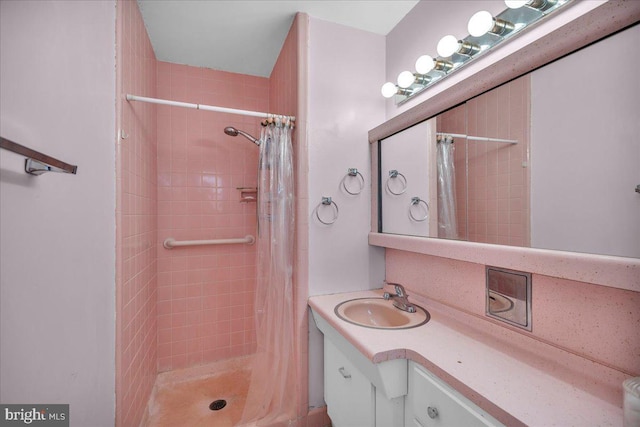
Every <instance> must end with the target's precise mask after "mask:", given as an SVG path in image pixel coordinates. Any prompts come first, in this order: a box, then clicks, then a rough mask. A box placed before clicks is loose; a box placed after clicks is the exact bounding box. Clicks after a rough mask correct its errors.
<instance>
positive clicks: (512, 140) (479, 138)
mask: <svg viewBox="0 0 640 427" xmlns="http://www.w3.org/2000/svg"><path fill="white" fill-rule="evenodd" d="M436 135H440V136H445V135H448V136H452V137H454V138H467V139H472V140H474V141H491V142H505V143H507V144H517V143H518V141H517V140H515V139H500V138H487V137H485V136H473V135H463V134H461V133H446V132H436Z"/></svg>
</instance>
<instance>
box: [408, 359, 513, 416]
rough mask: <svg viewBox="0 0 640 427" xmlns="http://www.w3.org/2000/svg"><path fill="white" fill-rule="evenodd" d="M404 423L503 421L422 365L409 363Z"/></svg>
mask: <svg viewBox="0 0 640 427" xmlns="http://www.w3.org/2000/svg"><path fill="white" fill-rule="evenodd" d="M405 420H406V426H407V427H408V426H411V427H441V426H442V427H448V426H451V427H458V426H465V427H475V426H501V425H502V424H501V423H500V422H498V421H497V420H496V419H494V418H493V417H491V416H490V415H489V414H487V413H486V412H484V411H483V410H482V409H480V408H479V407H477V406H476V405H474V404H473V403H472V402H471V401H469V400H468V399H467V398H465V397H464V396H462V395H461V394H460V393H458V392H457V391H455V390H454V389H452V388H451V387H450V386H449V385H447V384H446V383H445V382H443V381H442V380H440V379H439V378H438V377H436V376H435V375H433V374H432V373H430V372H429V371H427V370H426V369H424V368H423V367H422V366H420V365H418V364H416V363H414V362H410V363H409V394H408V396H407V407H406V416H405Z"/></svg>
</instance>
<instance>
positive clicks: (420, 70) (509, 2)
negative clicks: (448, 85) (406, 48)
mask: <svg viewBox="0 0 640 427" xmlns="http://www.w3.org/2000/svg"><path fill="white" fill-rule="evenodd" d="M571 1H572V0H505V4H506V6H507V9H505V10H503V11H502V12H501V13H499V14H498V15H497V16H492V15H491V13H489V12H487V11H485V10H481V11H479V12H476V13H475V14H474V15H473V16H472V17H471V19H470V20H469V24H468V26H467V29H468V31H469V35H468V36H467V37H465V38H464V39H458V38H456V37H455V36H454V35H451V34H450V35H447V36H444V37H443V38H442V39H440V41H439V42H438V45H437V49H436V50H437V52H438V56H437V57H435V58H434V57H432V56H429V55H422V56H420V57H419V58H418V59H417V60H416V63H415V70H416V71H415V72H411V71H403V72H401V73H400V74H399V75H398V79H397V82H396V83H393V82H387V83H385V84H384V85H382V88H381V93H382V96H384V97H385V98H394V99H395V102H396V104H398V105H399V104H402V103H404V102H405V101H407V100H408V99H410V98H412V97H414V96H416V95H417V94H419V93H420V92H422V91H423V90H425V89H426V88H428V87H430V86H431V85H433V84H435V83H437V82H438V81H440V80H442V79H443V78H445V77H447V76H448V75H449V74H451V73H453V72H454V71H456V70H458V69H460V68H462V67H463V66H464V65H466V64H468V63H469V62H471V61H472V60H473V59H474V58H476V57H478V56H481V55H483V54H484V53H486V52H488V51H489V50H491V49H493V48H494V47H496V46H497V45H499V44H500V43H502V42H503V41H505V40H507V39H508V38H509V37H511V36H513V35H514V34H516V33H518V32H519V31H522V30H523V29H524V28H526V27H528V26H530V25H532V24H534V23H536V22H539V21H540V20H541V19H543V18H545V17H546V16H548V15H550V14H551V13H552V12H554V11H556V10H558V9H559V8H561V7H562V6H564V5H565V4H567V3H569V2H571Z"/></svg>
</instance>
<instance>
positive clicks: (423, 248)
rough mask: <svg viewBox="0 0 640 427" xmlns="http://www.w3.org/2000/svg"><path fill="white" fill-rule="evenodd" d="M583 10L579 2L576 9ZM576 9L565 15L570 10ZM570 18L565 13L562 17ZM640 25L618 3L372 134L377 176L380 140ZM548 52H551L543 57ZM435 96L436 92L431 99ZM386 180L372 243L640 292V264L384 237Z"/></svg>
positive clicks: (375, 183) (638, 16)
mask: <svg viewBox="0 0 640 427" xmlns="http://www.w3.org/2000/svg"><path fill="white" fill-rule="evenodd" d="M576 3H578V2H576ZM570 10H571V8H569V9H568V10H567V11H564V12H563V14H564V13H566V12H568V11H570ZM563 14H558V17H562V16H563ZM638 21H640V2H637V1H631V0H629V1H626V0H610V1H607V2H605V3H602V4H600V5H599V6H597V7H595V8H594V9H592V10H590V11H588V12H586V13H583V14H581V15H580V16H577V17H575V18H574V19H572V20H570V21H569V22H567V23H566V24H564V25H562V26H560V27H558V28H556V29H555V30H552V31H550V32H548V33H546V34H542V35H540V36H539V37H538V38H537V39H535V40H534V41H533V42H531V43H529V44H528V45H526V46H524V47H522V48H520V49H518V50H516V51H514V52H513V53H512V54H509V55H507V56H505V57H504V58H502V59H500V60H498V61H496V62H494V63H492V64H491V65H488V66H487V67H485V68H484V69H481V70H479V71H477V72H475V73H474V74H472V75H470V76H468V77H467V78H465V79H463V80H461V81H459V82H457V83H456V84H454V85H453V86H451V87H449V88H446V89H444V90H442V91H441V92H439V93H435V94H434V95H432V96H429V95H430V94H431V93H434V91H429V90H426V91H424V92H423V93H422V94H421V97H422V98H423V100H422V101H421V102H420V103H418V104H417V105H415V106H413V107H411V108H410V109H408V110H406V111H404V112H402V113H400V114H398V115H396V116H394V117H392V118H391V119H389V120H387V121H386V122H385V123H383V124H381V125H379V126H377V127H375V128H373V129H371V130H370V131H369V135H368V138H369V143H370V148H371V149H370V151H371V170H372V171H378V170H379V161H380V158H379V146H380V141H381V140H382V139H384V138H387V137H389V136H391V135H393V134H395V133H397V132H400V131H402V130H404V129H406V128H408V127H410V126H413V125H415V124H417V123H420V122H422V121H424V120H426V119H429V118H431V117H434V116H435V115H437V114H439V113H441V112H443V111H445V110H447V109H448V108H451V107H453V106H455V105H458V104H460V103H461V102H464V101H465V100H467V99H469V98H472V97H474V96H477V95H479V94H481V93H483V92H485V91H487V90H489V89H492V88H494V87H497V86H499V85H501V84H503V83H506V82H507V81H509V80H511V79H513V78H516V77H518V76H521V75H523V74H525V73H528V72H530V71H532V70H534V69H536V68H538V67H541V66H543V65H545V64H547V63H549V62H552V61H554V60H556V59H558V58H560V57H562V56H564V55H567V54H569V53H571V52H573V51H575V50H577V49H580V48H582V47H584V46H587V45H589V44H591V43H593V42H595V41H597V40H600V39H602V38H604V37H606V36H608V35H610V34H613V33H615V32H617V31H620V30H622V29H624V28H626V27H629V26H631V25H633V24H635V23H637V22H638ZM541 52H543V53H541ZM430 92H431V93H430ZM377 175H378V179H372V180H371V186H372V188H371V196H372V197H371V233H370V234H369V244H370V245H372V246H380V247H384V248H388V249H398V250H404V251H409V252H416V253H421V254H425V255H433V256H439V257H444V258H449V259H455V260H460V261H467V262H474V263H479V264H485V265H498V266H501V267H505V268H511V269H515V270H522V271H531V272H533V273H534V274H543V275H547V276H551V277H558V278H562V279H568V280H576V281H580V282H586V283H591V284H595V285H601V286H607V287H612V288H618V289H625V290H631V291H635V292H640V259H637V258H628V257H617V256H609V255H597V254H587V253H577V252H569V251H559V250H547V249H536V248H523V247H517V246H507V245H495V244H488V243H475V242H467V241H455V240H446V239H434V238H425V237H416V236H403V235H394V234H384V233H380V232H379V231H380V227H379V224H380V220H381V218H379V200H380V199H379V189H380V182H379V181H380V174H379V173H377Z"/></svg>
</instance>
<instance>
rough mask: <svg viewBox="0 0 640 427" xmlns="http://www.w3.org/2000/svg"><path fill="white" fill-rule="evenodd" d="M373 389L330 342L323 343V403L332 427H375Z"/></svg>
mask: <svg viewBox="0 0 640 427" xmlns="http://www.w3.org/2000/svg"><path fill="white" fill-rule="evenodd" d="M375 394H376V389H375V387H374V386H373V384H371V381H369V379H368V378H367V377H365V376H364V374H363V373H362V372H360V370H358V369H357V368H356V367H355V365H354V364H353V363H351V362H350V361H349V359H348V358H347V357H346V356H345V355H344V354H343V353H342V352H340V350H338V349H337V348H336V346H335V345H333V344H332V343H331V341H329V340H325V342H324V400H325V402H326V403H327V410H328V413H329V417H330V418H331V421H332V423H333V425H334V426H335V427H356V426H362V427H375V425H376V422H375V409H376V406H375Z"/></svg>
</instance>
